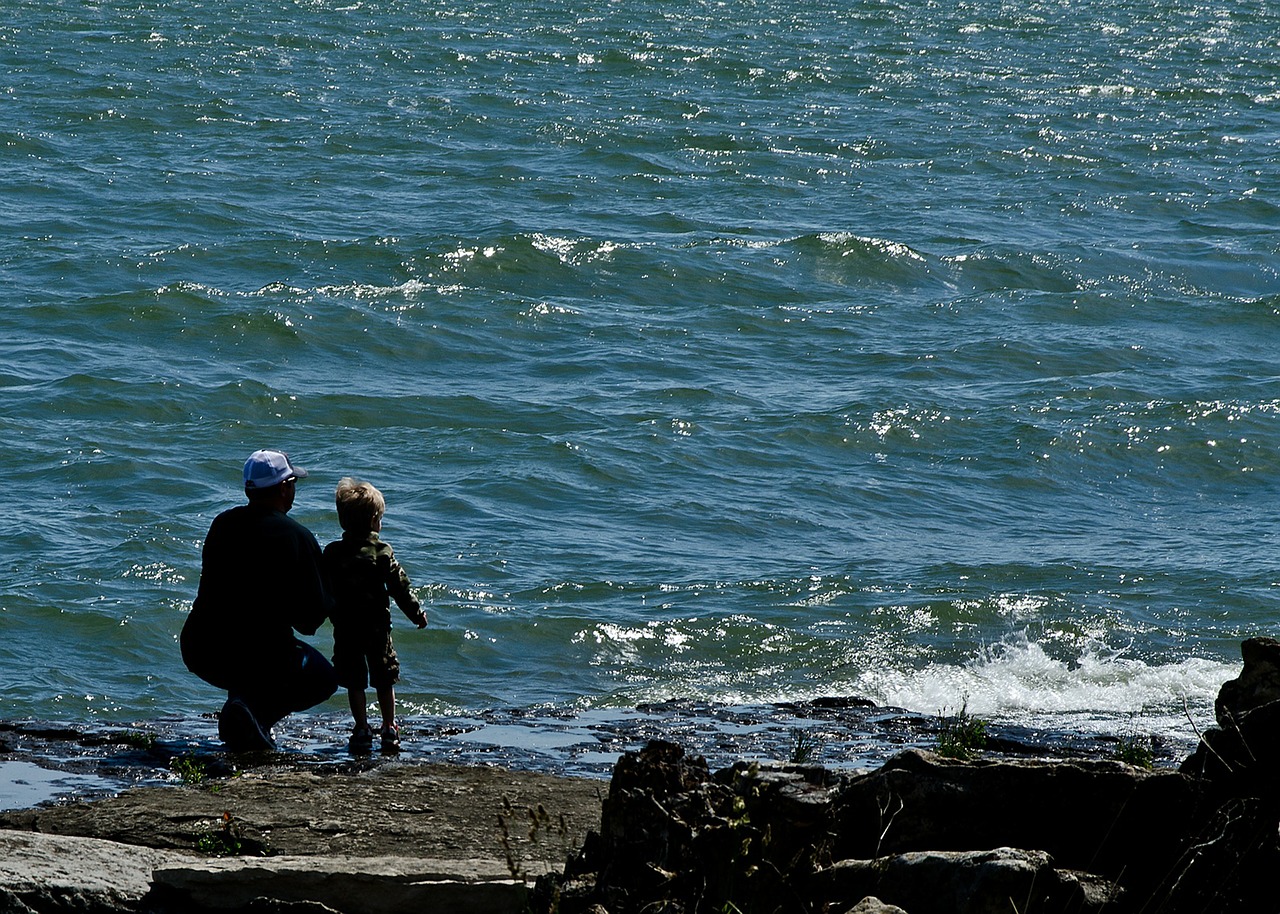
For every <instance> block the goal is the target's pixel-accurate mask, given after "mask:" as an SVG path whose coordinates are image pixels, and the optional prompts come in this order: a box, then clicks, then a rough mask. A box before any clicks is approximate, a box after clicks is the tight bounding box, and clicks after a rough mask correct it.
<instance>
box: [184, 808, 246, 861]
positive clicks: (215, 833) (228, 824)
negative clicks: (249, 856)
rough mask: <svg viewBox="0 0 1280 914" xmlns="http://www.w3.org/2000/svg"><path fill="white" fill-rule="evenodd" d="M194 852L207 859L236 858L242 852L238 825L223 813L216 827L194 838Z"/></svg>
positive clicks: (242, 843)
mask: <svg viewBox="0 0 1280 914" xmlns="http://www.w3.org/2000/svg"><path fill="white" fill-rule="evenodd" d="M196 850H198V851H199V852H200V853H202V854H205V855H206V856H209V857H238V856H240V854H242V853H243V852H244V839H243V837H242V834H241V831H240V823H238V822H236V820H235V819H233V818H232V817H231V813H229V812H224V813H223V814H222V819H221V821H220V822H219V824H218V825H214V826H211V827H210V829H209V830H208V831H207V832H205V833H204V834H203V835H200V836H199V837H197V838H196Z"/></svg>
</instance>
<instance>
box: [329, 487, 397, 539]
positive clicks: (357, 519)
mask: <svg viewBox="0 0 1280 914" xmlns="http://www.w3.org/2000/svg"><path fill="white" fill-rule="evenodd" d="M334 501H335V502H337V504H338V523H339V524H341V525H342V529H343V530H349V531H351V532H353V533H367V532H369V531H370V530H372V529H373V524H374V521H376V520H378V518H380V517H382V515H383V514H384V513H386V510H387V502H386V499H384V498H383V497H382V493H381V492H379V491H378V490H377V489H375V488H374V487H373V484H372V483H368V482H362V481H360V480H358V479H352V478H351V477H350V476H344V477H342V479H340V480H338V491H337V492H335V493H334Z"/></svg>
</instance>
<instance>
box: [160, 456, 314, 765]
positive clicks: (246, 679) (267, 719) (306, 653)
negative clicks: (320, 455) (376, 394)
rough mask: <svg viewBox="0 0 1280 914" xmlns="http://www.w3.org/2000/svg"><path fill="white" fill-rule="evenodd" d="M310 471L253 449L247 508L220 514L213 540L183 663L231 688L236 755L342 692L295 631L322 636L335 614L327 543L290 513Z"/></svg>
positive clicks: (207, 546) (227, 718)
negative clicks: (325, 564)
mask: <svg viewBox="0 0 1280 914" xmlns="http://www.w3.org/2000/svg"><path fill="white" fill-rule="evenodd" d="M306 475H307V471H306V470H304V469H302V468H301V467H296V466H294V465H293V464H292V463H290V461H289V455H287V454H286V453H284V452H283V451H277V450H261V451H254V452H253V454H251V455H250V456H249V459H248V460H247V461H245V465H244V491H245V495H246V496H247V497H248V499H249V503H248V504H246V505H239V506H237V507H235V508H231V509H229V510H227V511H223V512H222V513H221V514H219V515H218V516H217V517H215V518H214V520H213V524H212V525H211V526H210V527H209V534H208V536H207V537H206V538H205V543H204V550H203V553H202V565H201V569H200V587H199V590H198V591H197V593H196V599H195V603H194V604H192V607H191V614H190V615H189V616H188V617H187V621H186V624H184V625H183V627H182V636H181V639H180V640H181V646H182V659H183V662H184V663H186V665H187V669H189V670H191V672H193V673H195V674H196V675H197V676H199V677H200V678H201V679H203V680H205V681H206V682H208V683H210V684H211V685H215V686H217V687H218V688H220V689H226V690H227V702H226V704H225V705H223V708H222V711H221V713H220V714H219V715H218V735H219V736H220V737H221V738H222V741H223V742H224V743H225V744H226V746H227V748H228V749H229V750H230V751H232V752H247V751H262V750H267V751H270V750H274V749H275V741H274V740H273V739H272V736H271V728H272V726H274V725H275V724H276V723H277V722H278V721H280V720H281V719H283V718H284V717H285V716H286V715H287V714H289V713H291V712H293V711H303V710H306V709H307V708H310V707H312V706H314V705H317V704H319V703H320V702H322V701H324V700H326V699H327V698H329V696H331V695H332V694H333V693H334V692H335V691H337V688H338V682H337V677H336V676H335V674H334V671H333V667H332V665H331V664H330V663H329V661H328V660H326V659H325V657H324V655H323V654H321V653H320V652H319V651H317V650H316V649H315V648H313V647H311V646H310V645H309V644H306V643H304V642H303V641H300V640H299V639H298V638H297V637H295V636H294V634H293V632H294V630H295V629H296V630H297V631H299V632H301V633H302V634H304V635H313V634H315V631H316V629H317V628H319V627H320V623H322V622H323V621H324V620H325V618H326V617H328V615H329V612H330V609H331V608H332V598H331V597H330V595H329V593H328V591H327V590H326V587H325V581H324V574H323V571H322V565H321V552H320V545H319V543H317V542H316V538H315V536H313V535H312V533H311V531H310V530H308V529H307V528H306V527H304V526H302V524H300V523H298V522H297V521H295V520H294V519H293V518H291V517H288V516H287V515H288V513H289V509H290V508H292V507H293V498H294V489H295V487H296V485H297V481H298V480H299V479H302V478H304V477H305V476H306Z"/></svg>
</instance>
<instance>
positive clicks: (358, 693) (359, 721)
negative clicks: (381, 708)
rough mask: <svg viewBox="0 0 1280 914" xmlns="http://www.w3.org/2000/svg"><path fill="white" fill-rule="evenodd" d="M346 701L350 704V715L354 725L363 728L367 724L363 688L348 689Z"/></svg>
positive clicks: (367, 713)
mask: <svg viewBox="0 0 1280 914" xmlns="http://www.w3.org/2000/svg"><path fill="white" fill-rule="evenodd" d="M347 702H348V703H349V704H350V705H351V716H352V717H353V718H355V721H356V727H357V728H358V729H363V728H364V727H367V726H369V708H368V706H367V705H366V704H365V701H364V689H359V690H357V689H348V690H347Z"/></svg>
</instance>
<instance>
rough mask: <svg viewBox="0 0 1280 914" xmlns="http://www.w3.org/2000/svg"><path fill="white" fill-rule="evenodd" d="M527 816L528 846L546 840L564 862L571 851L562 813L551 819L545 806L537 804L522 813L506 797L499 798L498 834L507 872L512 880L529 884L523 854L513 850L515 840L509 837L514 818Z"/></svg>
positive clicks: (565, 822) (567, 826)
mask: <svg viewBox="0 0 1280 914" xmlns="http://www.w3.org/2000/svg"><path fill="white" fill-rule="evenodd" d="M523 815H527V816H528V818H529V831H528V840H529V844H530V845H536V844H538V843H540V842H541V841H542V839H543V837H544V836H545V837H546V838H547V839H548V841H549V842H554V843H555V844H556V845H557V850H558V856H563V857H564V858H565V859H566V860H567V859H568V857H569V853H570V851H571V848H570V846H569V822H568V820H566V819H565V817H564V814H563V813H561V814H560V815H559V816H557V817H556V818H552V816H551V813H549V812H547V809H546V807H545V806H543V805H542V804H541V803H539V804H538V805H537V806H526V807H524V808H523V809H517V808H516V807H514V806H512V805H511V801H510V800H509V799H507V798H506V797H503V798H502V812H500V813H498V831H499V833H500V835H501V842H502V851H503V854H504V855H505V857H506V859H507V870H508V871H509V872H510V873H511V878H512V879H520V880H522V881H526V882H527V881H528V879H529V872H528V870H527V869H526V867H525V865H524V860H523V856H524V855H523V854H522V853H521V852H520V849H519V848H518V847H517V846H516V843H517V841H518V840H519V839H518V838H515V837H513V835H512V834H511V832H512V826H514V824H515V820H516V819H517V818H520V817H522V816H523Z"/></svg>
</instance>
